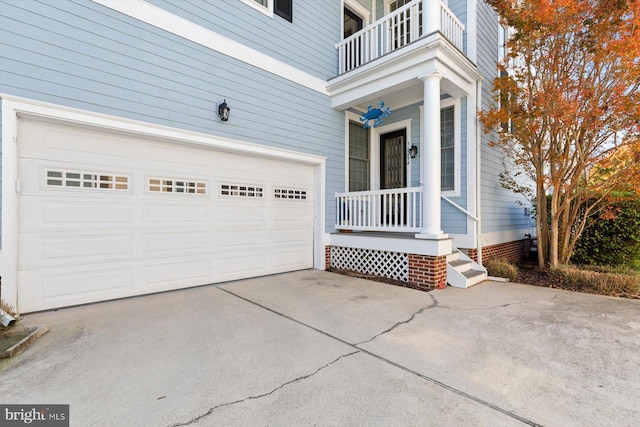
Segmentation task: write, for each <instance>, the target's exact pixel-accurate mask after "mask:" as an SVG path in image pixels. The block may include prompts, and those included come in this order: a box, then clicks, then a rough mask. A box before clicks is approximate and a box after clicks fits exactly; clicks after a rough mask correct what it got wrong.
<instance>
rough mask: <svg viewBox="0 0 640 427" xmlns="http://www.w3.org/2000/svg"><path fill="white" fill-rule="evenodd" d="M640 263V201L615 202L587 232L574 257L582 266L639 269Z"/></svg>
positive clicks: (585, 231) (573, 259)
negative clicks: (639, 261) (638, 264)
mask: <svg viewBox="0 0 640 427" xmlns="http://www.w3.org/2000/svg"><path fill="white" fill-rule="evenodd" d="M638 260H640V199H638V198H635V199H632V200H621V201H617V202H614V203H611V204H610V206H608V208H607V209H606V210H605V211H604V212H603V213H602V214H601V215H600V217H599V218H598V219H597V220H596V221H594V222H593V223H592V224H590V225H589V226H588V227H587V228H585V230H584V231H583V233H582V235H581V236H580V239H579V240H578V243H577V245H576V249H575V252H574V255H573V258H572V261H573V262H575V263H578V264H593V265H610V266H621V265H624V266H629V267H635V266H636V265H637V262H638Z"/></svg>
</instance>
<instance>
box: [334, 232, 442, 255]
mask: <svg viewBox="0 0 640 427" xmlns="http://www.w3.org/2000/svg"><path fill="white" fill-rule="evenodd" d="M359 234H361V233H336V234H331V246H342V247H347V248H360V249H371V250H377V251H391V252H406V253H410V254H418V255H430V256H444V255H449V254H450V253H451V241H452V239H451V238H445V239H416V238H413V237H393V236H389V237H384V236H367V235H359Z"/></svg>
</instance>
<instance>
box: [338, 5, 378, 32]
mask: <svg viewBox="0 0 640 427" xmlns="http://www.w3.org/2000/svg"><path fill="white" fill-rule="evenodd" d="M344 8H347V9H349V10H350V11H351V12H353V13H355V14H356V15H358V16H359V17H360V18H362V27H363V28H364V27H366V26H368V25H369V23H370V22H371V12H370V11H368V10H367V9H366V8H365V7H364V6H362V5H361V4H359V3H357V2H356V1H355V0H343V2H342V10H343V11H344ZM343 13H344V12H343ZM340 27H341V31H340V38H342V35H343V34H344V19H343V21H342V23H341V24H340Z"/></svg>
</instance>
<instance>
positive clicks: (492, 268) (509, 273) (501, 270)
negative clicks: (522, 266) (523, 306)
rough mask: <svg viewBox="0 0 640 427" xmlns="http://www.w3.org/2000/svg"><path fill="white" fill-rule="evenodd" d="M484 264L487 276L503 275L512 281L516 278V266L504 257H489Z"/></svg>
mask: <svg viewBox="0 0 640 427" xmlns="http://www.w3.org/2000/svg"><path fill="white" fill-rule="evenodd" d="M484 266H485V268H486V269H487V272H488V273H489V276H494V277H504V278H506V279H509V280H510V281H512V282H513V281H514V280H516V279H517V278H518V268H517V267H516V266H515V265H513V264H511V263H509V261H507V260H505V259H504V258H491V259H490V260H489V261H487V262H485V263H484Z"/></svg>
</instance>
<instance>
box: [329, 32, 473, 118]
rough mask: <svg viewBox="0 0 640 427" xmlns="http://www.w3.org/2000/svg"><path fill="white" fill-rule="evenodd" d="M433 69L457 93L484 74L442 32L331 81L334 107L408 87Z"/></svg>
mask: <svg viewBox="0 0 640 427" xmlns="http://www.w3.org/2000/svg"><path fill="white" fill-rule="evenodd" d="M431 72H438V73H440V74H442V75H443V77H444V79H443V80H442V83H441V86H442V88H443V89H444V90H445V91H447V92H448V93H449V94H451V95H452V96H455V97H463V96H466V95H467V94H468V93H470V92H472V91H474V90H475V83H476V81H480V80H482V76H481V75H480V73H479V72H478V70H477V69H476V67H475V66H474V65H473V64H472V63H471V62H470V61H469V60H468V59H467V58H466V57H465V56H464V54H462V53H461V52H460V51H459V50H457V49H455V48H453V47H451V46H450V45H449V43H448V42H446V41H444V39H442V38H441V36H440V35H439V33H436V34H433V35H430V36H428V37H426V38H424V39H422V40H419V41H417V42H416V44H415V45H414V46H407V47H404V48H403V49H399V50H397V51H394V52H392V53H390V54H388V55H387V56H385V57H384V58H380V59H378V60H376V61H372V62H370V63H368V64H366V65H363V66H362V67H360V68H358V69H356V70H353V71H350V72H348V73H345V74H343V75H340V76H338V77H336V78H334V79H331V80H330V81H329V84H328V86H327V89H328V90H329V93H330V94H331V107H332V108H334V109H338V110H342V109H346V108H350V107H352V106H354V105H358V104H360V103H362V102H363V101H364V100H365V99H367V97H368V96H370V95H371V94H372V93H376V92H378V91H384V90H387V89H389V88H392V87H398V88H402V87H406V86H407V85H411V84H413V83H416V81H417V79H419V78H420V77H421V76H423V75H426V74H429V73H431Z"/></svg>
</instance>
